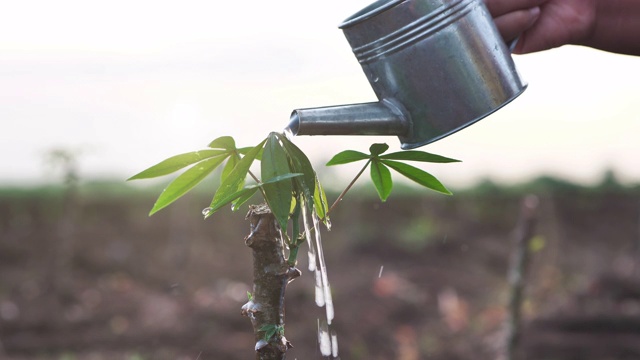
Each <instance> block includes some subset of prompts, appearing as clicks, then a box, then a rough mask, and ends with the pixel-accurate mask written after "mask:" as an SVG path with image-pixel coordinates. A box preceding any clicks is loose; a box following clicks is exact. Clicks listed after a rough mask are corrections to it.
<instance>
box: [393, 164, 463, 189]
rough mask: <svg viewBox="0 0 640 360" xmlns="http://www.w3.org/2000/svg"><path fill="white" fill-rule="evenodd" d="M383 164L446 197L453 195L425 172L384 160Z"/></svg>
mask: <svg viewBox="0 0 640 360" xmlns="http://www.w3.org/2000/svg"><path fill="white" fill-rule="evenodd" d="M382 163H384V164H385V165H387V166H388V167H390V168H392V169H393V170H395V171H397V172H399V173H400V174H402V175H404V176H405V177H407V178H408V179H411V180H413V181H415V182H416V183H418V184H420V185H422V186H424V187H427V188H429V189H431V190H434V191H437V192H439V193H443V194H446V195H451V194H452V193H451V191H449V189H447V188H446V187H445V186H444V185H442V183H441V182H440V181H439V180H438V179H436V178H435V176H433V175H431V174H429V173H428V172H426V171H424V170H421V169H418V168H416V167H413V166H411V165H408V164H405V163H401V162H397V161H392V160H382Z"/></svg>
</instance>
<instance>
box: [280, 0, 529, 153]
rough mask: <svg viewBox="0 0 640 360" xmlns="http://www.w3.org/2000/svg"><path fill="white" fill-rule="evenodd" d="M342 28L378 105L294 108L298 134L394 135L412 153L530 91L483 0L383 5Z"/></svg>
mask: <svg viewBox="0 0 640 360" xmlns="http://www.w3.org/2000/svg"><path fill="white" fill-rule="evenodd" d="M340 28H341V29H342V30H343V31H344V35H345V37H346V38H347V41H348V42H349V44H350V45H351V48H352V49H353V52H354V55H355V56H356V59H357V60H358V61H359V62H360V65H361V66H362V69H363V70H364V73H365V75H366V77H367V79H368V80H369V83H370V85H371V86H372V88H373V90H374V92H375V94H376V96H377V97H378V102H372V103H366V104H354V105H341V106H330V107H321V108H314V109H298V110H294V112H293V113H292V117H291V123H290V125H289V127H290V128H291V130H292V132H293V133H294V134H297V135H320V134H322V135H395V136H398V137H399V138H400V141H401V143H402V148H404V149H411V148H416V147H419V146H422V145H426V144H428V143H431V142H434V141H437V140H439V139H442V138H443V137H445V136H448V135H450V134H452V133H454V132H456V131H459V130H461V129H463V128H465V127H467V126H469V125H471V124H473V123H475V122H477V121H478V120H480V119H482V118H484V117H486V116H487V115H489V114H491V113H493V112H494V111H496V110H498V109H499V108H501V107H502V106H504V105H505V104H507V103H508V102H510V101H511V100H513V99H514V98H516V97H517V96H518V95H519V94H521V93H522V92H523V91H524V90H525V88H526V84H525V82H524V81H523V80H522V79H521V78H520V76H519V74H518V73H517V70H516V68H515V64H514V62H513V59H512V58H511V54H510V51H509V49H508V47H507V45H506V44H505V43H504V42H503V40H502V38H501V37H500V34H499V33H498V30H497V29H496V27H495V24H494V23H493V20H492V18H491V15H490V14H489V12H488V11H487V9H486V7H485V5H484V2H483V1H482V0H380V1H377V2H375V3H373V4H371V5H369V6H368V7H366V8H364V9H363V10H361V11H360V12H358V13H356V14H354V15H353V16H351V17H350V18H348V19H347V20H345V21H344V22H343V23H342V25H341V26H340Z"/></svg>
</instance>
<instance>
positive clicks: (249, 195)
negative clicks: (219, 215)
mask: <svg viewBox="0 0 640 360" xmlns="http://www.w3.org/2000/svg"><path fill="white" fill-rule="evenodd" d="M258 188H259V187H258V186H256V187H254V188H252V189H249V191H247V192H246V193H244V194H242V195H240V196H239V197H238V198H237V199H236V200H234V201H233V203H232V204H231V210H232V211H238V210H240V207H241V206H242V205H244V204H245V203H246V202H247V201H249V200H250V199H251V198H252V197H253V195H255V194H256V192H257V191H258Z"/></svg>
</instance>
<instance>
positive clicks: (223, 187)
mask: <svg viewBox="0 0 640 360" xmlns="http://www.w3.org/2000/svg"><path fill="white" fill-rule="evenodd" d="M266 141H267V140H266V139H265V140H262V142H260V144H258V145H256V146H255V147H254V148H253V149H251V150H250V151H249V152H248V153H247V155H245V156H244V157H243V158H242V159H241V160H240V161H239V162H238V164H237V165H236V166H235V167H234V168H233V170H231V172H230V173H229V175H228V176H227V177H226V178H225V179H224V180H222V182H221V183H220V187H218V191H216V193H215V195H214V196H213V200H211V205H210V207H211V208H219V207H221V206H224V204H221V203H223V202H224V203H228V202H230V201H233V200H235V199H237V198H238V197H236V198H234V199H231V200H228V198H229V196H230V195H232V194H234V193H236V192H238V191H239V190H240V189H241V188H242V185H243V184H244V181H245V178H246V177H247V173H248V172H249V168H250V167H251V164H253V161H254V160H255V158H256V156H257V155H258V153H259V152H260V151H261V150H262V147H263V146H264V143H265V142H266Z"/></svg>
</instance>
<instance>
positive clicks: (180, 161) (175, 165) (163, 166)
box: [127, 150, 226, 180]
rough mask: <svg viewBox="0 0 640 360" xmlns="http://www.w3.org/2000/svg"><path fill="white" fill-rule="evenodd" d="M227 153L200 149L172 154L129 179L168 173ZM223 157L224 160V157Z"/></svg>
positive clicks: (148, 177)
mask: <svg viewBox="0 0 640 360" xmlns="http://www.w3.org/2000/svg"><path fill="white" fill-rule="evenodd" d="M225 154H226V152H225V151H220V150H200V151H193V152H189V153H185V154H180V155H176V156H172V157H170V158H168V159H166V160H163V161H161V162H159V163H158V164H156V165H153V166H152V167H150V168H148V169H146V170H143V171H141V172H140V173H138V174H136V175H134V176H132V177H130V178H129V179H127V180H138V179H150V178H154V177H158V176H164V175H168V174H171V173H173V172H176V171H178V170H180V169H182V168H185V167H187V166H189V165H191V164H195V163H197V162H199V161H202V160H205V159H208V158H211V157H215V156H223V155H225ZM222 159H223V160H224V157H223V158H222Z"/></svg>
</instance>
